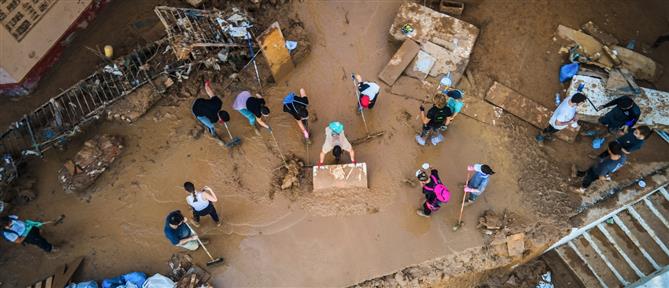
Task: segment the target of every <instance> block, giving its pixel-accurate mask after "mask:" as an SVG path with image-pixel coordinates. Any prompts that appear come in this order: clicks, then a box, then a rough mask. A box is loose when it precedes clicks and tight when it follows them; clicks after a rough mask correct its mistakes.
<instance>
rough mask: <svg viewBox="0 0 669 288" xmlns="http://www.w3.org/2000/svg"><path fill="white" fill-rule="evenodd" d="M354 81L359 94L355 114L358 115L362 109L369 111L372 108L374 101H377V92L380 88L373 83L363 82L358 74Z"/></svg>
mask: <svg viewBox="0 0 669 288" xmlns="http://www.w3.org/2000/svg"><path fill="white" fill-rule="evenodd" d="M355 80H356V81H355V82H356V83H357V85H358V92H359V93H358V95H359V98H358V104H359V105H358V110H357V112H358V113H360V111H362V109H369V110H371V109H372V108H374V105H376V100H377V99H379V92H380V91H381V87H379V84H376V83H374V82H363V81H362V76H360V74H356V75H355Z"/></svg>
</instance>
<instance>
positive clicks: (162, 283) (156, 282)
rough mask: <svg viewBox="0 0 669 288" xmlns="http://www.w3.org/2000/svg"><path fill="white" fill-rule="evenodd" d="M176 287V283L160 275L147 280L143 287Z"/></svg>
mask: <svg viewBox="0 0 669 288" xmlns="http://www.w3.org/2000/svg"><path fill="white" fill-rule="evenodd" d="M174 287H176V284H174V281H172V280H170V278H167V277H165V276H163V275H160V274H158V273H156V274H155V275H153V276H151V277H149V278H148V279H146V281H145V282H144V285H142V288H174Z"/></svg>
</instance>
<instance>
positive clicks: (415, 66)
mask: <svg viewBox="0 0 669 288" xmlns="http://www.w3.org/2000/svg"><path fill="white" fill-rule="evenodd" d="M435 61H436V59H435V58H434V57H432V55H430V54H429V53H427V52H425V51H423V50H420V51H418V54H417V55H416V57H414V58H413V60H412V61H411V64H409V67H408V68H407V69H406V70H405V72H404V73H405V74H406V75H408V76H411V77H414V78H416V79H420V80H423V79H425V78H427V75H428V74H429V73H430V70H431V69H432V66H434V62H435Z"/></svg>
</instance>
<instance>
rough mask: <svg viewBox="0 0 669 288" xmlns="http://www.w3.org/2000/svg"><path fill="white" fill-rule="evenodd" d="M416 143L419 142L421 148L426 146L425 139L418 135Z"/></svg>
mask: <svg viewBox="0 0 669 288" xmlns="http://www.w3.org/2000/svg"><path fill="white" fill-rule="evenodd" d="M416 142H418V144H419V145H420V146H425V139H423V137H420V135H416Z"/></svg>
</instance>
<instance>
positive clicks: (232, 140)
mask: <svg viewBox="0 0 669 288" xmlns="http://www.w3.org/2000/svg"><path fill="white" fill-rule="evenodd" d="M222 112H224V113H221V114H222V115H220V116H221V120H220V121H221V122H223V126H225V131H226V132H228V136H229V137H230V142H228V143H225V142H223V143H225V147H228V148H232V147H234V146H237V145H239V144H241V143H242V139H239V137H232V133H230V128H228V121H230V114H228V112H225V111H222Z"/></svg>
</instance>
